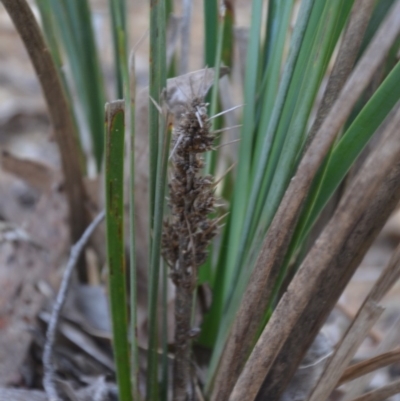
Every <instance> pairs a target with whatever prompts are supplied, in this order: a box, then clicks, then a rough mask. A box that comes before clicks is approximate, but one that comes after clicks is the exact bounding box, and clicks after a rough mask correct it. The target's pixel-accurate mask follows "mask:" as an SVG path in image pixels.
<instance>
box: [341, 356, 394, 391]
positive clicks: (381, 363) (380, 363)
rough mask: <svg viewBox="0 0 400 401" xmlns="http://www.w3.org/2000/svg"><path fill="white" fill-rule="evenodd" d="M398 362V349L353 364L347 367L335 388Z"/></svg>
mask: <svg viewBox="0 0 400 401" xmlns="http://www.w3.org/2000/svg"><path fill="white" fill-rule="evenodd" d="M399 361H400V349H397V350H394V351H389V352H385V353H383V354H381V355H378V356H376V357H374V358H370V359H367V360H365V361H362V362H359V363H355V364H354V365H351V366H349V367H348V368H347V369H346V370H345V371H344V373H343V375H342V377H341V378H340V380H339V381H338V383H337V385H336V386H337V387H338V386H341V385H342V384H344V383H347V382H349V381H351V380H354V379H357V378H358V377H361V376H364V375H366V374H368V373H371V372H375V371H376V370H378V369H380V368H383V367H385V366H388V365H391V364H392V363H396V362H399Z"/></svg>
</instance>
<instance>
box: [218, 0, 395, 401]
mask: <svg viewBox="0 0 400 401" xmlns="http://www.w3.org/2000/svg"><path fill="white" fill-rule="evenodd" d="M399 31H400V2H399V1H398V2H396V3H395V5H394V6H393V8H392V10H391V11H390V12H389V13H388V18H387V19H386V20H385V21H384V23H383V24H382V25H381V28H380V29H379V31H378V33H377V34H376V36H375V38H374V40H373V41H372V42H371V44H370V46H369V48H368V49H367V50H366V52H365V53H364V55H363V57H362V59H361V60H360V62H359V63H358V65H357V66H356V68H355V70H354V71H353V73H352V74H351V76H350V78H349V79H348V81H347V82H346V84H345V86H344V87H343V89H342V90H341V92H340V94H339V96H338V98H337V100H336V102H335V103H334V105H333V107H332V108H331V110H330V112H329V114H328V116H327V118H326V119H325V121H324V122H323V124H322V125H321V127H320V129H319V130H318V133H317V135H316V136H315V138H314V139H313V141H312V143H311V144H310V146H309V148H308V150H307V152H306V154H305V155H304V157H303V159H302V161H301V162H300V165H299V167H298V170H297V173H296V175H295V177H294V179H292V181H291V183H290V185H289V187H288V189H287V191H286V193H285V196H284V198H283V200H282V202H281V204H280V207H279V209H278V211H277V213H276V215H275V217H274V219H273V221H272V224H271V226H270V229H269V231H268V233H267V236H266V238H265V240H264V242H263V245H262V249H261V252H260V254H259V257H258V259H257V262H256V265H255V268H254V270H253V272H252V275H251V277H250V280H249V284H248V286H247V289H246V291H245V293H244V295H243V301H242V303H241V306H240V309H239V311H238V313H237V315H236V319H235V321H234V323H233V327H232V329H231V331H230V334H229V338H228V340H227V343H226V346H225V349H224V352H223V355H222V358H221V361H220V366H219V369H218V372H217V377H216V380H215V385H214V390H213V393H212V396H211V400H212V401H220V400H221V401H222V400H226V399H228V397H229V394H230V392H231V390H232V388H233V385H234V384H235V382H236V380H237V378H238V376H239V374H240V372H241V369H242V366H243V364H244V362H245V360H246V358H247V356H248V354H249V352H250V349H251V346H252V344H253V341H254V338H255V335H256V333H257V330H258V328H259V322H260V321H261V319H262V316H263V313H264V311H265V309H266V306H267V303H268V300H269V298H270V296H271V293H272V290H273V287H274V283H275V280H276V277H277V275H278V272H279V269H280V266H281V264H282V260H283V257H284V255H285V252H286V250H287V248H288V246H289V243H290V240H291V237H292V234H293V230H294V228H295V225H296V222H297V219H298V216H299V214H300V212H301V209H302V206H303V203H304V200H305V198H306V196H307V194H308V192H309V189H310V187H311V184H312V181H313V178H314V176H315V174H316V172H317V171H318V169H319V167H320V165H321V163H322V161H323V160H324V158H325V156H326V154H327V152H328V150H329V148H330V146H331V144H332V143H333V141H334V140H335V138H336V135H337V133H338V132H339V130H340V128H341V127H342V125H343V124H344V123H345V121H346V120H347V118H348V116H349V114H350V111H351V109H352V108H353V106H354V105H355V103H356V101H357V99H358V98H359V96H360V95H361V94H362V92H363V90H364V89H365V88H366V87H367V86H368V84H369V82H370V79H371V78H372V76H373V75H374V73H375V71H376V70H377V68H378V67H379V66H380V63H381V61H382V60H383V59H384V58H385V57H386V54H387V53H388V51H389V49H390V47H391V45H392V43H393V41H394V40H395V38H396V37H397V35H398V33H399ZM246 397H248V394H246ZM246 399H250V398H246Z"/></svg>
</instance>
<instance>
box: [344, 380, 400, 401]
mask: <svg viewBox="0 0 400 401" xmlns="http://www.w3.org/2000/svg"><path fill="white" fill-rule="evenodd" d="M398 393H400V380H396V381H395V382H393V383H390V384H387V385H386V386H383V387H380V388H378V389H377V390H373V391H370V392H369V393H367V394H364V395H361V396H360V397H357V398H354V399H353V400H352V401H385V400H387V399H388V398H389V397H391V396H392V395H395V394H398Z"/></svg>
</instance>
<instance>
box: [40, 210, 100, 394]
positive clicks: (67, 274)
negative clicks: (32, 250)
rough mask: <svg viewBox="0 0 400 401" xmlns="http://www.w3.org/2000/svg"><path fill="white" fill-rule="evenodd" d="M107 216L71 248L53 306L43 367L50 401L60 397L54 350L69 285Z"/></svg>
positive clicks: (91, 224)
mask: <svg viewBox="0 0 400 401" xmlns="http://www.w3.org/2000/svg"><path fill="white" fill-rule="evenodd" d="M104 216H105V212H104V210H103V211H102V212H100V213H99V214H98V215H97V217H96V218H95V219H94V220H93V221H92V222H91V223H90V225H89V226H88V227H87V229H86V230H85V232H84V233H83V234H82V237H81V238H80V239H79V241H78V242H77V243H76V244H75V245H74V246H73V247H72V248H71V252H70V257H69V260H68V263H67V266H66V268H65V270H64V273H63V278H62V281H61V285H60V289H59V291H58V294H57V298H56V301H55V303H54V306H53V310H52V313H51V317H50V321H49V324H48V327H47V333H46V343H45V346H44V351H43V367H44V377H43V387H44V389H45V391H46V393H47V396H48V397H49V400H50V401H59V399H60V398H59V396H58V393H57V389H56V385H55V377H54V376H55V373H54V366H53V361H52V359H53V348H54V343H55V340H56V331H57V326H58V322H59V320H60V313H61V309H62V307H63V306H64V303H65V300H66V296H67V292H68V287H69V283H70V281H71V276H72V272H73V270H74V267H75V265H76V263H77V262H78V259H79V256H80V254H81V253H82V251H83V249H84V247H85V245H86V243H87V242H88V241H89V238H90V236H91V235H92V233H93V231H94V230H95V229H96V227H97V226H98V225H99V224H100V223H101V222H102V221H103V219H104Z"/></svg>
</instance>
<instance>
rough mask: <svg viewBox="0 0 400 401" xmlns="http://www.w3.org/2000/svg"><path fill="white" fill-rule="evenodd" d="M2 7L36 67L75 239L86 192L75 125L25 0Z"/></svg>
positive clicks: (6, 2)
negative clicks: (58, 157)
mask: <svg viewBox="0 0 400 401" xmlns="http://www.w3.org/2000/svg"><path fill="white" fill-rule="evenodd" d="M2 2H3V4H4V7H5V8H6V10H7V12H8V14H9V15H10V17H11V19H12V20H13V22H14V25H15V27H16V29H17V31H18V33H19V35H20V36H21V39H22V41H23V42H24V45H25V48H26V50H27V52H28V54H29V57H30V59H31V62H32V64H33V66H34V68H35V71H36V75H37V77H38V79H39V82H40V85H41V87H42V90H43V94H44V97H45V100H46V103H47V108H48V110H49V114H50V120H51V122H52V126H53V130H54V135H55V138H56V141H57V144H58V147H59V150H60V154H61V161H62V167H63V173H64V178H65V192H66V194H67V198H68V204H69V220H70V227H71V240H72V241H73V242H75V241H77V240H78V239H79V238H80V236H81V235H82V233H83V231H84V229H85V227H86V224H87V221H88V219H87V215H86V213H85V199H86V196H85V191H84V185H83V178H82V171H81V168H80V164H79V154H80V152H79V147H78V145H77V143H76V135H75V128H74V124H73V122H72V119H71V114H70V110H69V107H68V103H67V100H66V97H65V93H64V91H63V88H62V85H61V81H60V79H59V76H58V74H57V70H56V67H55V65H54V62H53V60H52V58H51V54H50V51H49V49H48V47H47V45H46V43H45V41H44V39H43V36H42V34H41V32H40V28H39V26H38V24H37V22H36V20H35V17H34V15H33V13H32V11H31V9H30V7H29V5H28V4H27V2H26V0H2Z"/></svg>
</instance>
